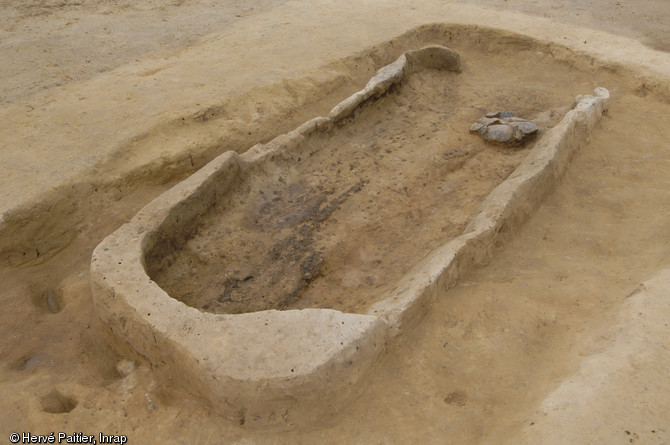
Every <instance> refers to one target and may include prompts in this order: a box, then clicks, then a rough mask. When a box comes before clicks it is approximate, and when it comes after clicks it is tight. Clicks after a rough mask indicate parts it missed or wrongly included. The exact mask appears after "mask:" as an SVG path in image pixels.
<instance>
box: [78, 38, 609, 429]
mask: <svg viewBox="0 0 670 445" xmlns="http://www.w3.org/2000/svg"><path fill="white" fill-rule="evenodd" d="M426 43H438V44H447V46H448V42H426ZM459 53H460V58H459V55H458V54H457V53H455V52H454V51H452V50H450V49H448V48H446V47H444V46H436V45H433V46H428V47H425V48H423V49H421V50H416V51H410V52H408V53H406V54H405V55H402V56H401V57H400V58H399V59H398V60H397V61H396V62H394V63H393V64H391V65H388V66H386V67H384V68H383V69H382V70H380V73H379V74H378V75H377V76H376V77H375V78H374V79H373V80H372V81H371V82H370V83H369V84H368V87H366V89H364V90H362V91H361V92H359V93H356V94H354V95H353V96H351V97H350V98H349V99H346V100H345V101H344V102H342V103H340V105H338V106H336V107H335V108H334V109H333V111H332V112H331V113H330V116H329V117H327V118H319V117H316V118H315V119H313V120H311V121H309V122H307V123H305V124H304V125H302V126H301V127H299V128H298V129H296V130H295V131H293V132H291V133H288V134H287V135H282V136H279V137H277V138H275V139H274V140H272V141H270V142H269V143H267V144H258V145H256V146H254V147H253V148H251V149H250V150H249V151H248V152H246V153H245V154H243V155H241V156H240V155H237V154H236V153H233V152H228V153H225V154H223V155H221V156H220V157H219V158H217V159H215V160H214V161H212V162H211V163H210V164H208V165H207V166H206V167H204V168H203V169H202V170H200V171H199V172H198V173H196V174H195V175H193V176H191V177H189V178H188V179H187V180H185V181H183V182H182V183H180V184H178V185H177V186H175V187H174V188H173V189H171V190H169V191H168V192H166V193H165V194H163V195H162V196H161V197H159V198H157V199H156V200H155V201H153V202H152V203H151V204H149V205H148V206H147V207H145V208H144V209H143V210H142V211H140V212H139V214H138V215H137V216H136V217H135V218H134V219H133V221H131V222H130V223H129V224H126V225H124V226H123V227H122V228H120V229H119V230H118V231H117V232H115V233H114V234H112V235H110V237H108V238H107V239H106V240H105V241H103V243H102V244H100V246H98V248H97V249H96V251H95V252H94V255H93V261H92V266H91V271H92V274H91V280H92V286H93V290H94V299H95V304H96V309H97V311H98V313H99V315H100V317H101V318H102V319H103V321H104V322H105V323H107V325H109V327H110V329H111V331H112V332H113V333H114V334H115V335H116V337H117V339H119V340H120V342H121V343H123V344H125V345H129V346H130V347H131V349H132V350H134V351H136V353H138V354H139V355H141V356H143V357H145V358H147V359H148V360H149V361H150V362H151V363H152V364H153V365H154V367H155V368H156V369H157V371H159V372H161V373H162V374H163V375H164V376H165V378H166V379H169V380H171V381H174V382H177V381H178V382H179V383H180V384H182V385H183V386H186V387H187V388H189V389H191V390H193V392H195V393H198V394H201V395H202V396H203V397H205V398H206V399H208V400H209V401H210V402H212V403H213V404H214V405H215V406H216V407H217V408H218V409H219V410H220V411H221V413H222V414H223V415H225V416H227V417H229V418H234V419H236V420H239V421H240V423H243V424H248V425H259V426H266V425H268V424H269V425H281V424H287V423H290V422H297V421H298V420H296V419H301V420H299V421H301V422H302V421H304V422H305V423H309V421H310V420H311V419H315V418H319V417H322V416H323V415H324V414H325V413H328V412H337V411H338V410H340V409H341V408H342V406H343V404H344V403H345V402H346V401H347V400H348V399H349V398H350V397H354V396H355V395H356V394H357V393H358V390H357V387H358V386H359V385H360V384H361V381H362V380H363V379H364V378H365V374H366V373H367V372H369V370H370V368H371V367H373V366H374V364H375V362H376V357H377V356H378V355H379V354H380V353H381V352H382V351H383V350H384V343H385V341H386V339H387V338H388V337H389V336H392V335H396V334H397V333H398V332H400V331H401V330H402V329H404V328H405V327H406V325H409V324H410V323H408V322H407V320H412V322H413V321H415V320H416V319H420V314H421V311H422V310H425V309H426V308H427V307H429V305H430V298H431V292H430V288H431V287H432V286H449V285H453V283H454V282H455V280H457V279H458V275H459V273H460V272H461V271H462V270H463V269H465V268H467V267H471V266H472V265H476V264H481V263H482V262H484V261H486V259H487V258H489V257H490V255H491V254H492V249H493V245H494V244H495V239H496V238H497V235H498V232H501V231H513V226H514V224H516V223H518V222H520V221H522V220H523V218H525V216H526V215H527V214H529V213H530V212H531V211H532V209H533V207H534V206H535V205H536V204H537V202H539V200H540V199H541V198H542V196H543V194H544V193H545V192H546V191H547V190H548V189H549V188H550V187H551V184H552V183H553V181H555V179H556V178H557V177H558V176H560V173H561V171H562V169H564V168H565V165H566V164H567V162H568V160H569V157H570V153H571V151H572V150H574V149H576V148H577V147H578V146H579V145H580V144H581V143H582V142H583V141H584V139H585V138H586V137H587V136H588V132H589V131H590V130H591V128H593V126H594V125H595V124H596V123H597V120H598V118H599V117H600V115H601V114H602V112H603V111H604V110H605V109H606V107H607V98H608V97H609V95H608V93H607V92H606V90H604V89H602V88H599V89H597V90H596V92H594V96H586V97H581V98H578V99H577V100H575V96H577V95H578V94H579V93H588V92H590V91H592V90H593V89H594V87H597V86H598V85H596V84H593V83H592V81H591V80H590V78H589V76H588V73H586V72H584V71H580V70H577V69H575V68H574V67H572V66H570V65H569V64H566V63H565V62H562V61H560V60H556V59H554V58H552V57H551V55H550V53H549V52H545V51H542V45H540V44H536V43H534V44H527V45H525V46H524V45H521V46H518V47H517V50H515V51H500V52H493V53H489V57H484V58H481V57H478V58H472V59H468V57H467V54H468V53H467V51H459ZM549 70H551V71H552V76H554V77H555V76H556V72H563V73H564V76H565V82H561V83H559V84H555V83H554V84H551V85H549V84H547V83H545V82H543V81H542V78H541V76H538V72H542V71H549ZM531 72H532V76H530V75H528V74H529V73H531ZM506 110H510V111H513V112H514V113H515V114H516V115H517V116H519V117H522V118H525V119H529V120H532V121H533V122H535V123H536V124H537V125H538V126H539V127H540V131H539V134H538V136H537V137H536V139H534V140H532V141H530V142H529V143H528V144H526V145H524V146H523V147H506V146H501V145H492V144H489V143H486V142H484V141H483V140H482V138H480V137H478V136H477V135H474V134H471V133H470V132H469V128H470V126H471V124H472V123H474V122H475V121H476V120H477V119H479V118H480V117H482V116H483V115H484V114H485V113H487V112H490V111H506ZM533 156H534V157H533ZM529 159H530V160H529ZM503 226H505V227H504V230H502V229H503ZM473 246H474V247H473ZM452 264H455V266H454V267H452V268H450V267H451V265H452ZM415 278H416V280H415ZM408 289H410V290H411V292H413V293H412V295H411V296H410V297H407V296H406V294H408V293H410V290H408ZM416 289H418V291H416ZM324 401H328V402H327V403H324ZM317 404H318V406H319V409H315V406H317ZM289 419H290V421H289Z"/></svg>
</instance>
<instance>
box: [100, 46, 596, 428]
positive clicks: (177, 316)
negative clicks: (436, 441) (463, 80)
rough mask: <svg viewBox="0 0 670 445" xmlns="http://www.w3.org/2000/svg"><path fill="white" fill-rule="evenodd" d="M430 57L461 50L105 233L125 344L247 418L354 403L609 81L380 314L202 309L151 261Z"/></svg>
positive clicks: (577, 129) (592, 116)
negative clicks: (150, 268) (231, 195)
mask: <svg viewBox="0 0 670 445" xmlns="http://www.w3.org/2000/svg"><path fill="white" fill-rule="evenodd" d="M426 67H429V68H437V69H449V70H456V71H458V70H460V59H459V56H458V54H457V53H455V52H454V51H452V50H450V49H448V48H445V47H442V46H437V45H433V46H428V47H425V48H422V49H420V50H417V51H409V52H407V53H405V54H403V55H401V56H400V57H399V58H398V59H397V60H396V61H395V62H393V63H391V64H389V65H387V66H385V67H383V68H382V69H380V70H379V71H378V73H377V75H376V76H375V77H373V78H372V79H371V80H370V82H369V83H368V84H367V86H366V87H365V88H364V89H363V90H361V91H359V92H357V93H355V94H353V95H352V96H350V97H349V98H347V99H345V100H344V101H342V102H341V103H340V104H338V105H337V106H335V107H334V108H333V109H332V111H331V112H330V114H329V116H328V117H317V118H314V119H312V120H310V121H308V122H306V123H305V124H303V125H301V126H300V127H298V128H297V129H295V130H294V131H292V132H289V133H287V134H286V135H281V136H279V137H277V138H275V139H273V140H272V141H270V142H269V143H267V144H258V145H256V146H254V147H252V148H251V149H250V150H248V151H247V152H245V153H244V154H242V155H238V154H237V153H235V152H227V153H224V154H222V155H220V156H219V157H217V158H215V159H214V160H213V161H211V162H210V163H208V164H207V165H206V166H205V167H203V168H202V169H201V170H199V171H198V172H196V173H195V174H193V175H192V176H190V177H189V178H187V179H186V180H184V181H182V182H181V183H179V184H177V185H176V186H174V187H173V188H171V189H170V190H168V191H167V192H165V193H164V194H162V195H161V196H160V197H158V198H157V199H155V200H154V201H152V202H151V203H149V204H148V205H147V206H146V207H144V208H143V209H142V210H140V212H139V213H138V214H137V215H136V216H135V217H134V218H133V219H132V220H131V221H130V222H129V223H127V224H125V225H123V226H122V227H120V228H119V229H118V230H117V231H115V232H114V233H112V234H111V235H110V236H108V237H107V238H105V240H104V241H103V242H102V243H101V244H100V245H99V246H98V247H97V248H96V249H95V251H94V252H93V257H92V262H91V285H92V289H93V299H94V304H95V307H96V311H97V313H98V315H99V317H100V319H101V320H102V321H103V323H104V324H105V325H106V326H108V327H109V329H110V330H111V332H112V333H113V334H114V338H115V339H116V340H117V341H119V342H120V343H119V344H120V345H121V344H123V345H125V346H130V349H128V348H124V349H125V350H132V351H135V352H136V353H137V354H139V355H140V356H142V357H144V358H145V359H147V360H148V361H149V362H150V363H151V364H152V366H153V367H154V369H155V370H156V371H157V372H158V373H159V374H161V375H162V377H163V378H164V379H166V380H167V381H169V382H171V383H176V384H179V385H181V386H182V387H185V388H186V389H187V390H189V391H191V392H193V393H195V394H198V395H200V396H201V397H203V398H205V399H206V400H208V401H210V402H211V403H212V405H213V406H214V408H215V409H216V410H217V411H219V412H220V413H221V414H222V415H223V416H225V417H228V418H231V419H234V420H236V421H238V422H239V423H241V424H245V425H247V426H257V427H268V426H270V427H272V426H276V427H281V426H283V425H295V424H309V423H312V422H315V421H318V420H319V419H322V418H323V417H324V416H326V415H329V414H333V413H336V412H337V411H339V410H341V409H342V407H343V406H344V405H345V404H346V402H348V401H349V400H351V397H353V396H355V395H356V394H358V393H359V392H360V391H361V385H360V381H361V380H362V379H363V378H364V376H365V374H366V372H367V371H369V370H370V368H371V367H372V366H373V364H374V363H375V362H376V361H377V359H378V358H379V356H380V354H381V353H382V352H383V351H384V350H385V345H386V343H387V341H389V340H390V339H392V338H393V337H395V336H397V335H399V334H400V333H401V332H403V331H404V330H405V329H407V328H408V326H410V325H411V324H412V323H415V322H416V321H417V320H419V319H420V317H421V316H422V315H423V314H424V313H425V311H426V310H427V309H428V308H429V307H430V304H431V302H432V301H433V299H434V298H435V297H436V295H437V290H438V289H445V288H448V287H451V286H453V285H454V284H455V283H456V282H457V280H458V277H459V276H460V275H461V274H462V273H463V272H464V271H466V270H468V269H469V268H471V267H473V266H475V265H480V264H484V263H485V262H487V261H488V260H489V259H490V258H491V256H492V255H493V248H494V245H495V242H496V240H497V239H498V238H499V233H500V232H501V230H502V229H503V227H505V226H506V227H512V226H514V225H515V224H518V223H519V222H521V221H522V220H523V219H525V218H526V217H527V215H529V214H530V213H531V212H532V210H533V208H535V207H536V206H537V204H538V203H539V202H540V201H541V200H542V198H543V196H544V195H545V194H546V193H547V191H549V190H550V189H551V187H552V184H553V183H554V182H555V181H556V179H557V178H558V177H559V176H560V175H561V174H562V172H563V171H564V170H565V168H566V166H567V164H568V162H569V159H570V157H571V155H572V153H573V152H574V151H575V150H577V149H578V148H579V147H580V146H581V145H582V144H583V143H584V141H585V140H586V138H587V137H588V134H589V133H590V131H591V130H592V129H593V127H594V126H595V125H596V124H597V122H598V121H599V119H600V117H601V116H602V114H603V112H604V111H605V110H606V109H607V104H608V100H609V93H608V92H607V90H605V89H604V88H596V90H595V91H594V92H593V95H589V96H579V97H577V99H576V101H575V104H574V106H573V109H572V110H571V111H569V112H568V113H567V114H566V115H565V116H564V118H563V119H562V120H561V122H560V123H559V124H558V125H556V126H555V127H554V128H552V129H551V130H549V131H548V132H547V133H546V134H544V135H543V136H542V137H541V139H539V140H538V141H537V143H536V145H535V147H534V148H533V149H532V151H531V152H530V153H529V155H528V156H527V157H526V159H525V160H524V161H523V162H522V163H521V164H520V165H519V166H518V167H517V168H516V169H515V171H514V172H513V173H512V174H511V175H510V176H509V177H508V178H507V179H506V180H505V181H504V182H503V183H501V184H500V185H499V186H498V187H496V188H495V189H494V190H493V191H492V192H491V193H490V195H489V196H488V197H487V198H486V199H485V200H484V201H483V203H482V204H481V206H480V208H479V209H478V211H477V214H476V216H475V217H474V218H473V219H472V221H471V222H470V224H469V225H468V226H467V228H466V229H465V231H464V233H463V234H462V235H461V236H459V237H457V238H456V239H454V240H452V241H450V242H448V243H447V244H445V245H443V246H441V247H439V248H437V249H436V250H435V251H433V253H432V254H430V255H429V256H428V257H427V258H426V259H425V260H424V261H422V262H421V263H420V264H419V265H418V266H416V267H415V268H414V269H413V270H412V271H411V272H410V273H408V274H407V275H406V276H405V277H403V278H402V279H401V280H400V282H399V284H398V285H397V286H396V290H395V291H394V292H393V293H392V294H391V295H389V296H388V297H387V298H386V299H384V300H382V301H379V302H377V303H376V304H374V305H373V306H372V307H371V308H370V309H369V310H368V312H367V314H349V313H342V312H340V311H336V310H331V309H303V310H287V311H277V310H268V311H261V312H254V313H246V314H236V315H227V314H212V313H207V312H201V311H199V310H198V309H195V308H193V307H189V306H187V305H186V304H184V303H182V302H180V301H178V300H176V299H174V298H171V297H170V296H169V295H168V294H167V293H166V292H165V291H163V290H162V289H161V288H160V287H159V286H158V285H157V284H156V283H155V282H153V281H152V280H151V278H150V277H149V276H148V275H147V272H146V261H147V258H148V256H149V255H151V253H152V252H153V251H154V249H155V247H156V246H158V245H166V244H167V245H172V246H173V247H177V246H178V244H179V243H181V242H183V239H184V238H185V236H184V235H185V233H186V232H188V231H189V230H190V229H189V227H190V226H191V225H192V223H193V222H194V221H196V220H197V219H198V218H199V217H200V216H201V215H203V214H204V213H205V212H206V211H207V210H208V209H209V207H210V206H211V204H212V203H213V202H215V201H216V200H217V199H218V198H220V197H221V196H222V195H223V194H225V193H226V191H227V190H229V189H230V187H232V186H233V185H234V183H235V179H236V178H238V177H239V175H240V173H241V172H242V171H243V170H245V169H248V168H250V166H251V165H253V164H254V163H256V162H258V161H260V160H262V159H263V158H265V157H266V156H274V155H281V153H284V152H286V151H290V150H292V149H295V148H296V147H298V145H299V144H300V142H301V141H302V140H304V138H305V137H306V136H308V135H309V134H311V133H313V132H316V131H324V130H327V129H329V128H332V127H334V126H336V125H338V123H340V122H341V121H343V120H345V119H347V118H350V117H351V116H352V114H353V113H354V112H355V111H356V109H357V108H358V107H360V106H361V105H362V104H363V103H365V102H367V101H369V100H374V99H375V98H377V97H380V96H382V95H383V94H385V93H386V92H387V91H388V90H389V88H391V87H393V86H394V85H396V84H399V83H401V82H402V81H403V80H404V79H406V77H407V76H408V75H409V74H410V73H412V72H413V71H415V70H419V69H422V68H426Z"/></svg>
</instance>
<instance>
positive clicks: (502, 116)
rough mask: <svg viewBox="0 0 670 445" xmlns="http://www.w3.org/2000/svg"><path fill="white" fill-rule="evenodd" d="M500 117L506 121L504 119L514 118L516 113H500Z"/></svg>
mask: <svg viewBox="0 0 670 445" xmlns="http://www.w3.org/2000/svg"><path fill="white" fill-rule="evenodd" d="M498 117H500V118H501V119H504V118H507V117H514V112H512V111H503V112H501V113H500V116H498Z"/></svg>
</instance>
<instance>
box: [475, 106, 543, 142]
mask: <svg viewBox="0 0 670 445" xmlns="http://www.w3.org/2000/svg"><path fill="white" fill-rule="evenodd" d="M538 130H539V128H538V127H537V125H535V124H534V123H532V122H531V121H529V120H526V119H521V118H520V117H514V113H513V112H511V111H502V112H501V111H498V112H494V113H486V116H485V117H482V118H481V119H479V120H478V121H477V122H475V123H474V124H472V126H471V127H470V133H479V134H480V135H481V136H482V137H483V138H484V140H486V141H488V142H493V143H498V144H504V145H508V146H519V145H523V144H525V143H526V142H527V141H528V140H529V139H531V138H532V137H533V136H535V135H536V134H537V132H538Z"/></svg>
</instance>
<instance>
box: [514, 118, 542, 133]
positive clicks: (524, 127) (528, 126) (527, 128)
mask: <svg viewBox="0 0 670 445" xmlns="http://www.w3.org/2000/svg"><path fill="white" fill-rule="evenodd" d="M518 128H519V130H521V131H522V132H523V134H525V135H529V136H530V135H533V134H535V133H537V132H538V131H539V130H540V128H539V127H538V126H537V125H535V124H534V123H532V122H530V121H525V122H519V125H518Z"/></svg>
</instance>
